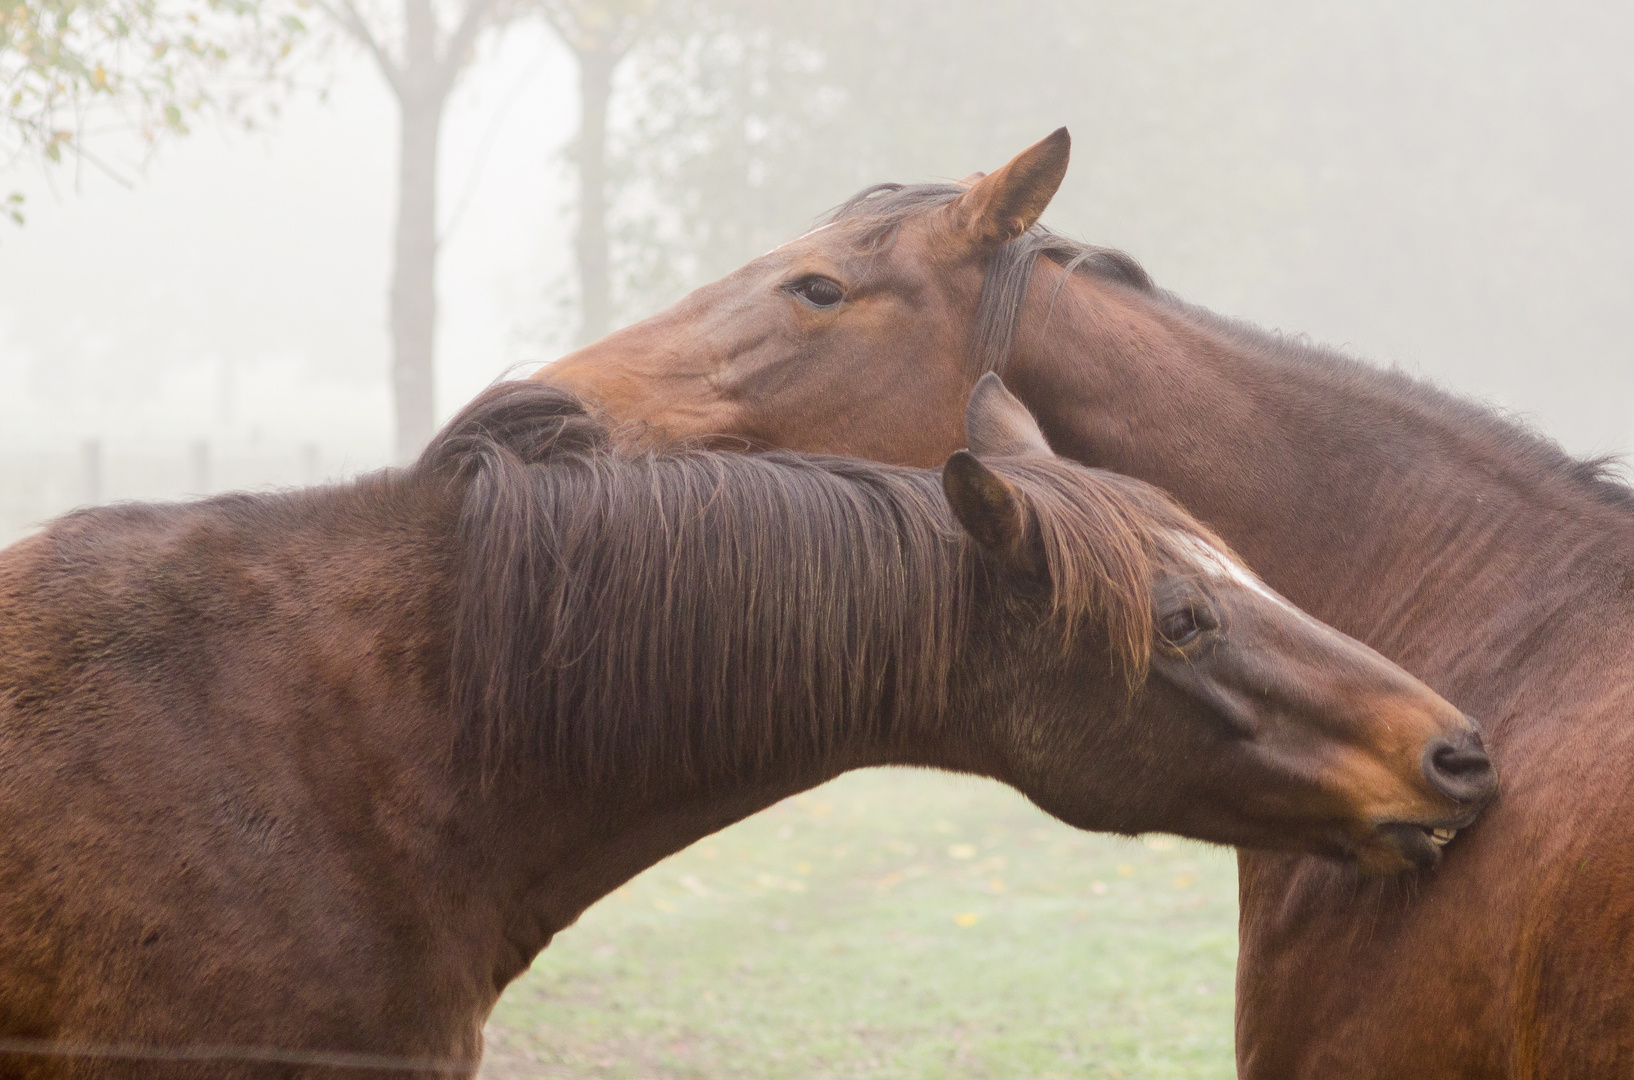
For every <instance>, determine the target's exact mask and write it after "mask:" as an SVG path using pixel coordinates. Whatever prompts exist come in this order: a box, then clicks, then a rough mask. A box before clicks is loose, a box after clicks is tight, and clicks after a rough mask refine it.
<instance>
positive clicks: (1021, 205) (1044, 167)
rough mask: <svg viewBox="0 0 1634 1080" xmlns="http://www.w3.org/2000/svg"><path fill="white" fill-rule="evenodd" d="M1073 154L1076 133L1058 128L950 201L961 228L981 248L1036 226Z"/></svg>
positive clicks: (997, 245) (1005, 240) (957, 224)
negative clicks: (1068, 132) (1073, 137)
mask: <svg viewBox="0 0 1634 1080" xmlns="http://www.w3.org/2000/svg"><path fill="white" fill-rule="evenodd" d="M1071 156H1072V136H1070V135H1068V134H1067V129H1066V128H1056V129H1055V131H1053V132H1051V133H1050V135H1049V137H1047V138H1045V139H1044V140H1043V141H1042V142H1037V143H1034V144H1033V145H1032V146H1029V147H1028V148H1027V149H1025V150H1023V151H1022V152H1021V153H1019V154H1017V155H1016V156H1015V157H1014V158H1013V159H1011V161H1010V163H1009V164H1008V165H1006V166H1005V167H1004V168H1002V169H1000V170H999V171H998V172H995V173H989V174H988V175H986V176H984V177H982V178H981V179H980V180H977V181H976V182H975V183H974V184H972V185H971V187H970V190H969V191H966V192H965V193H964V194H963V195H960V196H959V197H958V198H957V199H955V200H954V201H953V202H952V203H950V204H949V209H950V210H951V211H952V212H953V219H954V222H955V224H956V227H957V228H959V229H960V230H962V231H963V232H964V233H965V234H966V235H967V236H968V237H969V238H970V240H971V243H972V244H973V245H974V246H976V247H977V248H994V247H999V246H1000V245H1002V244H1007V243H1009V242H1010V241H1011V240H1014V239H1015V238H1016V237H1018V236H1020V235H1021V234H1022V233H1024V232H1026V231H1027V230H1028V229H1030V228H1032V227H1033V225H1034V223H1035V222H1037V221H1038V218H1039V215H1041V214H1043V213H1044V208H1045V207H1046V206H1048V205H1049V204H1050V200H1051V199H1052V198H1054V197H1055V189H1056V188H1058V187H1060V186H1061V179H1062V178H1063V177H1064V176H1066V175H1067V160H1068V158H1070V157H1071Z"/></svg>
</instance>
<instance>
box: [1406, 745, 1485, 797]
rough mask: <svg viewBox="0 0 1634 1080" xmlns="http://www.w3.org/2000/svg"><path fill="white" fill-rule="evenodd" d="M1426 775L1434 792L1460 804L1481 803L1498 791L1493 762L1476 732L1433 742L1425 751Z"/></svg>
mask: <svg viewBox="0 0 1634 1080" xmlns="http://www.w3.org/2000/svg"><path fill="white" fill-rule="evenodd" d="M1424 776H1425V778H1426V779H1427V780H1429V781H1430V783H1431V784H1432V785H1434V786H1435V789H1436V790H1437V791H1439V792H1441V793H1442V794H1443V795H1446V796H1447V797H1448V798H1452V799H1457V800H1458V801H1459V802H1481V801H1484V800H1486V799H1489V798H1491V797H1492V795H1493V793H1494V792H1495V791H1497V787H1498V776H1497V773H1495V772H1494V771H1493V769H1492V760H1491V759H1490V758H1488V757H1487V754H1486V750H1485V749H1483V748H1482V746H1481V737H1480V736H1479V735H1477V734H1475V733H1474V732H1471V733H1469V734H1467V735H1462V736H1458V737H1454V738H1440V739H1435V740H1433V741H1431V743H1430V745H1429V746H1427V747H1425V748H1424Z"/></svg>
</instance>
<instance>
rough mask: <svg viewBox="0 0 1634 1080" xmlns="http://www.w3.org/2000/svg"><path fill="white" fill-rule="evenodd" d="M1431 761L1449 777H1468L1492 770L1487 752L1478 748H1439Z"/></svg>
mask: <svg viewBox="0 0 1634 1080" xmlns="http://www.w3.org/2000/svg"><path fill="white" fill-rule="evenodd" d="M1430 760H1431V761H1432V762H1434V763H1435V767H1436V769H1438V770H1439V771H1441V772H1442V773H1444V774H1446V775H1447V776H1468V775H1470V774H1471V773H1484V772H1486V771H1487V770H1489V769H1491V768H1492V762H1490V761H1488V760H1487V756H1486V752H1485V751H1483V750H1481V749H1479V748H1477V747H1468V746H1438V747H1436V750H1435V753H1434V755H1432V757H1431V758H1430Z"/></svg>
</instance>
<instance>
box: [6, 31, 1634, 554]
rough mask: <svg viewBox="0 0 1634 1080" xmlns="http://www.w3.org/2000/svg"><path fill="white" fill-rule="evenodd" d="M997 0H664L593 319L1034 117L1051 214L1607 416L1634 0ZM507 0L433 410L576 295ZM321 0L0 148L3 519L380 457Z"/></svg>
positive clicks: (566, 53)
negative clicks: (179, 84)
mask: <svg viewBox="0 0 1634 1080" xmlns="http://www.w3.org/2000/svg"><path fill="white" fill-rule="evenodd" d="M557 6H558V7H562V6H568V7H571V6H572V5H557ZM581 6H583V5H581ZM1012 7H1013V6H1012V5H996V4H980V3H965V4H960V3H949V2H946V0H941V2H937V3H931V2H929V0H872V2H861V0H831V2H829V3H826V4H823V5H795V4H771V3H749V2H744V0H738V2H730V0H719V2H710V3H690V2H688V3H682V2H674V3H670V4H668V5H664V6H661V7H660V8H659V9H658V10H657V13H656V14H655V15H654V17H653V18H652V19H651V20H649V21H648V22H646V23H644V24H642V32H641V36H640V37H639V38H638V40H637V41H636V44H635V45H634V46H633V47H632V48H631V49H630V50H629V52H628V54H627V55H625V56H624V57H623V59H622V60H621V61H620V62H619V63H618V65H617V67H616V68H615V69H614V73H613V95H612V100H611V104H610V107H609V119H608V137H607V171H608V185H607V190H608V195H609V199H610V208H609V212H608V215H607V222H606V224H607V229H608V235H609V238H610V239H609V244H610V255H611V259H610V290H611V301H610V302H611V316H610V319H609V325H618V324H621V323H623V322H627V321H631V320H633V319H635V318H639V317H641V316H643V315H645V314H648V313H651V312H653V311H655V310H657V309H659V308H660V307H662V306H664V305H666V304H668V303H670V302H671V301H673V300H674V299H675V298H676V297H678V296H679V295H681V294H682V293H683V292H684V291H685V290H686V289H688V288H690V287H692V286H695V285H697V284H700V283H702V282H704V281H707V280H711V279H713V278H714V277H717V276H719V275H720V274H722V273H725V272H727V271H729V270H731V269H732V268H734V267H736V266H738V265H740V264H741V263H743V262H744V261H746V260H747V259H749V258H751V257H753V256H754V255H756V254H758V253H760V252H761V251H764V250H766V249H767V248H769V247H771V246H773V245H774V244H775V243H777V242H780V241H782V240H784V239H787V238H789V237H791V236H793V235H795V234H797V233H798V232H800V231H801V230H802V229H803V228H804V227H805V225H806V224H807V223H808V222H809V221H810V220H811V219H812V218H813V217H815V216H817V215H818V214H819V213H821V212H822V211H823V210H825V209H827V208H828V207H830V206H832V205H833V204H835V203H837V202H839V201H841V200H843V199H844V198H845V197H847V196H848V195H850V194H851V193H852V192H853V191H855V190H856V189H857V188H859V187H861V186H863V185H865V184H868V183H872V182H875V181H880V180H902V181H909V180H923V179H936V178H959V177H962V176H965V175H967V174H969V173H971V172H973V171H976V170H984V171H990V170H992V169H994V168H996V167H997V166H999V165H1001V164H1003V162H1004V161H1006V160H1007V159H1008V158H1009V157H1010V156H1012V155H1013V154H1014V153H1015V152H1017V151H1018V150H1020V149H1022V148H1023V147H1024V146H1026V145H1028V144H1030V143H1032V142H1033V141H1035V140H1037V139H1038V138H1040V137H1042V136H1043V135H1045V134H1047V133H1048V132H1049V131H1050V130H1052V129H1053V128H1055V127H1056V126H1058V125H1061V124H1066V125H1068V126H1069V127H1070V128H1071V130H1072V135H1073V164H1072V168H1071V170H1070V172H1069V173H1068V175H1067V179H1066V182H1065V184H1064V185H1063V187H1062V189H1061V193H1060V195H1059V196H1058V197H1057V199H1056V200H1055V202H1054V204H1053V205H1052V207H1051V208H1050V210H1049V212H1048V213H1047V214H1046V216H1045V222H1046V224H1048V225H1050V226H1051V227H1053V228H1055V229H1057V230H1059V231H1062V232H1065V233H1068V234H1071V235H1075V236H1079V237H1083V238H1086V239H1090V240H1093V241H1095V242H1097V243H1103V244H1109V245H1113V246H1117V247H1122V248H1124V249H1126V250H1128V251H1129V252H1131V253H1132V254H1133V255H1135V256H1136V257H1137V258H1138V259H1139V260H1140V261H1141V262H1142V263H1143V264H1144V265H1145V266H1146V268H1147V269H1148V270H1149V271H1150V272H1151V273H1152V275H1153V277H1154V278H1155V279H1156V280H1157V282H1158V283H1159V284H1160V285H1162V286H1164V287H1167V288H1170V289H1173V290H1176V291H1178V292H1179V293H1181V294H1182V295H1183V296H1185V297H1187V298H1188V299H1190V300H1193V301H1196V302H1200V303H1202V304H1204V305H1207V306H1209V307H1212V308H1214V309H1216V310H1218V311H1220V312H1223V313H1226V314H1230V315H1233V316H1238V317H1242V318H1246V319H1249V320H1252V321H1255V322H1258V323H1261V324H1264V325H1267V326H1274V327H1280V328H1283V329H1285V330H1289V331H1295V332H1302V333H1306V334H1308V335H1309V336H1310V337H1311V338H1313V339H1316V340H1318V341H1322V342H1327V343H1330V344H1335V345H1339V346H1342V347H1344V348H1346V349H1347V350H1349V351H1351V352H1353V353H1355V354H1357V355H1359V356H1362V357H1364V358H1367V359H1369V360H1372V361H1373V362H1376V363H1381V364H1398V365H1401V366H1403V367H1405V368H1407V369H1409V370H1411V371H1414V372H1418V373H1421V374H1423V375H1427V376H1430V377H1432V378H1434V379H1435V380H1437V381H1438V382H1440V383H1442V384H1443V385H1446V386H1450V387H1454V388H1457V389H1458V390H1460V391H1461V392H1465V393H1469V394H1473V395H1476V396H1478V397H1480V398H1482V399H1484V400H1487V401H1489V402H1491V403H1493V404H1495V405H1498V406H1501V407H1504V408H1506V409H1511V410H1516V411H1518V412H1520V413H1522V414H1524V415H1525V416H1526V417H1528V418H1529V419H1530V420H1531V421H1532V422H1534V423H1535V424H1536V425H1537V426H1539V427H1540V428H1542V429H1543V430H1545V431H1546V432H1548V433H1549V434H1550V435H1552V436H1553V437H1555V438H1557V439H1559V440H1560V441H1561V442H1563V443H1564V444H1565V445H1566V446H1567V448H1568V449H1570V450H1571V451H1573V452H1574V453H1578V454H1599V453H1606V452H1615V451H1626V450H1628V449H1630V448H1631V447H1634V346H1631V345H1630V343H1629V340H1628V338H1627V336H1626V335H1625V334H1624V333H1623V324H1624V321H1625V316H1624V313H1625V312H1626V310H1627V300H1626V298H1627V296H1628V295H1629V292H1630V287H1631V286H1634V255H1631V254H1630V251H1631V248H1634V209H1631V205H1630V200H1629V198H1628V192H1629V191H1630V190H1634V151H1631V149H1630V139H1629V134H1630V131H1631V124H1630V121H1631V119H1634V65H1631V64H1630V63H1629V62H1628V57H1629V56H1630V55H1631V54H1634V7H1630V6H1629V5H1623V4H1608V3H1599V2H1595V3H1589V2H1575V3H1573V2H1567V3H1557V4H1551V5H1536V4H1523V3H1511V2H1493V0H1484V2H1480V3H1475V2H1468V0H1463V2H1451V3H1442V4H1436V5H1424V4H1412V3H1407V2H1405V0H1381V2H1375V3H1370V4H1367V5H1353V4H1340V3H1332V2H1322V3H1308V2H1306V3H1293V2H1280V0H1254V2H1236V3H1230V4H1182V3H1170V2H1156V3H1143V4H1139V5H1129V4H1115V3H1111V2H1099V0H1097V2H1084V0H1078V2H1072V3H1067V2H1062V0H1039V2H1037V3H1034V4H1029V5H1025V9H1024V10H1022V11H1019V12H1018V11H1015V10H1009V9H1010V8H1012ZM453 10H454V9H453V8H452V7H451V8H450V9H449V11H450V12H452V11H453ZM502 13H503V14H504V16H505V22H506V25H504V26H503V27H500V28H497V29H494V30H490V31H489V32H488V33H486V34H485V35H484V36H482V37H481V38H480V39H479V40H478V43H477V47H476V50H475V52H474V54H473V56H472V59H471V61H470V63H469V65H468V66H467V68H466V70H465V73H464V75H463V77H462V78H461V80H460V82H459V83H458V85H457V87H456V89H455V91H454V92H453V94H452V96H451V98H450V99H449V103H448V107H447V110H446V113H445V116H444V125H443V142H442V147H441V154H440V158H439V164H438V172H437V175H438V179H439V184H440V192H439V206H438V218H439V220H440V222H441V223H442V230H443V232H444V234H445V236H444V240H443V243H442V245H441V248H440V250H439V259H438V265H437V271H436V274H437V276H436V282H437V289H438V295H439V299H440V305H441V308H440V313H441V321H440V324H439V326H438V329H437V335H436V360H435V373H436V377H435V393H436V399H435V400H436V413H437V416H438V418H439V419H441V418H444V417H446V416H448V415H449V414H451V413H452V412H453V411H454V410H456V409H457V408H458V407H459V406H460V405H461V404H463V403H464V402H465V401H466V400H467V399H468V398H469V397H470V396H471V395H472V394H474V393H475V392H476V391H477V390H479V389H480V388H481V387H482V386H484V385H485V384H486V383H488V382H489V381H491V380H492V379H494V378H495V377H497V376H499V375H500V374H501V373H503V372H505V371H507V370H508V369H510V368H511V367H513V366H514V365H519V364H534V363H538V362H542V361H546V360H549V359H551V358H553V357H555V356H557V355H560V354H561V353H562V352H564V351H566V350H567V349H568V348H569V347H571V345H572V344H573V343H574V342H575V340H576V339H578V338H580V337H582V336H583V335H584V334H585V333H586V332H587V329H586V327H584V326H583V325H582V322H583V320H582V319H581V312H580V305H579V296H580V288H581V286H580V278H579V267H578V265H577V263H576V259H575V249H574V236H575V230H576V228H577V220H576V208H577V205H578V194H577V193H578V187H577V185H578V172H577V168H576V162H577V161H578V160H580V158H579V157H578V156H577V154H576V151H575V136H576V133H577V132H578V130H579V126H580V112H581V100H580V90H579V87H580V72H579V70H578V65H577V63H576V60H575V55H574V53H573V52H572V51H570V50H569V49H568V48H567V47H566V46H564V44H563V43H562V40H561V38H559V37H558V36H557V34H556V32H555V31H553V30H552V29H551V28H550V26H549V25H548V24H547V22H546V20H545V19H543V18H541V17H540V16H539V15H538V14H537V12H535V11H533V10H532V9H528V8H526V7H521V8H517V9H515V10H512V9H510V8H506V9H503V12H502ZM332 37H333V40H331V41H330V43H329V44H328V46H327V47H325V48H323V49H321V50H315V51H314V53H313V57H312V59H311V60H310V61H309V68H310V71H309V73H308V75H309V77H308V78H307V83H308V84H309V85H312V86H322V87H325V88H326V93H325V94H324V95H323V100H320V99H319V95H318V94H316V93H312V92H303V93H299V94H296V95H295V96H294V97H291V98H289V99H288V100H287V101H285V103H284V107H283V111H282V115H281V117H280V119H279V120H278V121H277V122H276V123H275V124H273V125H272V126H271V127H269V128H268V129H266V130H265V131H263V132H260V133H258V134H254V135H247V134H244V133H242V132H239V131H237V130H236V129H234V128H233V127H232V126H231V125H227V124H219V125H212V124H209V123H204V124H200V125H198V126H197V130H195V132H194V133H193V134H192V135H191V136H189V137H187V138H184V139H179V140H175V141H172V142H168V143H166V144H164V145H163V146H162V147H161V149H160V150H159V152H158V153H157V155H156V156H155V157H154V159H153V160H152V161H151V162H150V163H149V164H148V165H147V166H146V168H145V169H144V170H142V171H140V172H139V173H135V174H133V180H134V182H133V183H132V184H131V186H129V187H125V186H122V185H120V184H118V183H115V182H113V181H111V180H109V179H107V178H106V177H104V176H102V175H101V174H99V173H98V172H97V171H95V170H93V169H87V168H83V167H80V168H76V167H75V165H73V164H72V163H69V164H66V165H63V166H59V167H55V168H51V169H47V170H43V171H42V170H41V169H40V168H38V167H35V166H32V165H30V164H28V163H27V162H14V163H13V165H12V166H11V168H10V169H9V171H7V172H6V173H5V174H4V176H3V177H0V180H3V181H4V183H5V184H6V185H9V187H8V190H11V189H15V190H21V191H23V192H25V193H26V194H27V196H28V203H27V206H28V221H27V223H26V225H24V226H23V227H21V228H15V227H12V226H10V225H5V224H0V542H5V541H9V540H11V539H13V538H15V537H17V536H19V535H21V534H22V533H23V532H25V531H26V530H27V529H28V528H29V527H30V526H31V525H32V524H34V523H38V522H39V521H41V520H42V519H44V518H47V517H49V516H51V515H54V514H56V513H59V512H62V511H64V510H67V509H69V508H71V507H72V506H74V505H76V504H79V503H81V502H83V501H85V500H86V499H87V498H91V497H97V498H101V499H117V498H130V497H143V498H148V497H171V496H177V495H181V494H186V493H200V492H202V491H207V490H218V489H223V488H228V487H239V486H256V485H263V484H291V483H303V482H310V481H315V480H318V479H321V478H325V477H332V476H341V475H348V474H351V473H354V472H356V471H358V470H362V469H367V468H373V467H376V466H378V465H381V464H385V463H387V462H388V461H389V460H390V458H391V456H392V420H391V397H390V393H389V384H388V374H387V373H388V367H389V363H390V351H391V350H390V339H389V335H388V319H387V291H388V283H389V279H390V273H391V266H392V254H393V248H392V229H393V221H394V214H395V208H396V176H397V165H396V154H397V116H398V113H397V105H396V103H395V101H394V99H393V97H392V96H391V94H390V93H389V92H388V90H387V87H386V84H385V82H384V81H383V79H382V78H381V76H380V74H379V72H378V71H377V70H376V69H375V67H374V65H373V63H372V61H371V60H370V59H369V58H368V57H367V56H366V55H365V53H364V52H363V51H362V50H361V49H359V48H358V47H357V46H356V45H355V44H354V43H352V42H350V41H348V40H346V39H345V37H344V35H339V34H335V35H332ZM589 329H590V330H592V331H593V330H595V329H598V328H597V327H591V328H589ZM88 443H89V444H92V445H93V446H94V449H89V450H88V449H87V444H88ZM87 454H91V455H93V456H94V457H95V458H96V464H95V465H94V466H93V465H91V464H89V463H88V462H87V459H86V455H87Z"/></svg>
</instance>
